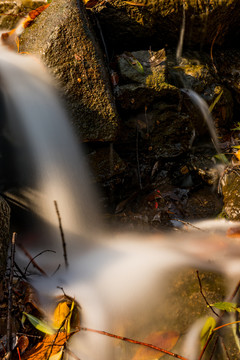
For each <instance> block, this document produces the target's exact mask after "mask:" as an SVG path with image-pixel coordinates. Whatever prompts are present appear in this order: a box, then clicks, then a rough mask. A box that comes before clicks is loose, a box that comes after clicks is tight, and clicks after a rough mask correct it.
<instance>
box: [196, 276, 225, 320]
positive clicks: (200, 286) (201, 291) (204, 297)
mask: <svg viewBox="0 0 240 360" xmlns="http://www.w3.org/2000/svg"><path fill="white" fill-rule="evenodd" d="M196 273H197V278H198V283H199V288H200V293H201V295H202V297H203V299H204V301H205V303H206V304H207V306H208V307H209V308H210V309H211V310H212V312H213V313H214V314H215V315H216V316H217V317H220V316H219V315H218V313H217V312H216V311H215V310H214V309H213V308H212V306H211V305H210V304H209V302H208V301H207V298H206V296H205V295H204V293H203V289H202V283H201V279H200V276H199V271H198V270H197V271H196Z"/></svg>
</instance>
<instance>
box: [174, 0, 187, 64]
mask: <svg viewBox="0 0 240 360" xmlns="http://www.w3.org/2000/svg"><path fill="white" fill-rule="evenodd" d="M185 26H186V11H185V1H184V0H183V19H182V26H181V31H180V36H179V42H178V46H177V51H176V62H177V65H179V64H180V62H181V57H182V50H183V41H184V34H185Z"/></svg>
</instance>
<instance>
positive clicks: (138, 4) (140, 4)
mask: <svg viewBox="0 0 240 360" xmlns="http://www.w3.org/2000/svg"><path fill="white" fill-rule="evenodd" d="M124 2H125V4H128V5H132V6H146V4H143V3H138V2H134V1H124Z"/></svg>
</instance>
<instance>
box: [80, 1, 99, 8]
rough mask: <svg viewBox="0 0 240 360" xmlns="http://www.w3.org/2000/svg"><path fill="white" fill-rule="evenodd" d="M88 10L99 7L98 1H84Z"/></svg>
mask: <svg viewBox="0 0 240 360" xmlns="http://www.w3.org/2000/svg"><path fill="white" fill-rule="evenodd" d="M83 2H84V4H85V6H86V9H92V8H93V7H94V6H95V5H97V3H98V0H83Z"/></svg>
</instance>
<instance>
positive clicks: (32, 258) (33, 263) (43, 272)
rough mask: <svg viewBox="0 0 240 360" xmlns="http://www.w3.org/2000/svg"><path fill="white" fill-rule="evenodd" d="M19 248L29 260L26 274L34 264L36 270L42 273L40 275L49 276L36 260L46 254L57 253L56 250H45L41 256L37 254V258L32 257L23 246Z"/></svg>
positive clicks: (20, 245)
mask: <svg viewBox="0 0 240 360" xmlns="http://www.w3.org/2000/svg"><path fill="white" fill-rule="evenodd" d="M18 246H19V247H20V248H21V250H22V251H23V252H24V254H25V255H26V256H27V257H28V258H29V260H30V262H29V263H28V265H27V267H26V269H25V274H26V272H27V269H28V268H29V266H30V265H31V264H32V265H33V266H34V267H35V268H36V269H38V271H40V273H41V274H42V275H44V276H47V274H46V273H45V271H44V270H43V269H42V268H41V267H40V266H39V265H38V264H37V263H36V261H35V259H36V258H37V257H38V256H40V255H42V254H44V253H45V252H53V253H55V251H54V250H43V251H41V252H40V253H39V254H37V255H36V256H34V257H32V256H31V255H30V254H29V252H28V251H27V250H26V249H25V248H24V246H23V245H22V244H18Z"/></svg>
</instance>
